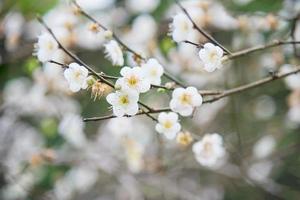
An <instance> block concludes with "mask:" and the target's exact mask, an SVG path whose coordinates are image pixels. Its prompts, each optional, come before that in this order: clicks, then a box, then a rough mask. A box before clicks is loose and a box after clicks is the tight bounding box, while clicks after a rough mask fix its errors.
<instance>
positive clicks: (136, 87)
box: [116, 67, 150, 93]
mask: <svg viewBox="0 0 300 200" xmlns="http://www.w3.org/2000/svg"><path fill="white" fill-rule="evenodd" d="M120 73H121V75H122V78H119V79H118V80H117V82H116V88H120V89H122V90H133V91H134V92H137V93H144V92H147V91H148V90H150V82H149V81H148V80H147V79H146V77H145V74H144V72H143V70H142V68H140V67H134V68H130V67H123V68H122V69H121V72H120Z"/></svg>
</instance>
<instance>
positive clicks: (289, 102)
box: [0, 0, 300, 200]
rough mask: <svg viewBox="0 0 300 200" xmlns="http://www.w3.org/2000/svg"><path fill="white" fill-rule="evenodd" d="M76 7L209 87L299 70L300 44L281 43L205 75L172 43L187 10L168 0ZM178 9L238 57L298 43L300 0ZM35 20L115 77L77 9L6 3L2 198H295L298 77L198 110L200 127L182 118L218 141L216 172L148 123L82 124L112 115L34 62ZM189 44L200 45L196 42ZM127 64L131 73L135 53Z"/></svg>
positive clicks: (159, 101)
mask: <svg viewBox="0 0 300 200" xmlns="http://www.w3.org/2000/svg"><path fill="white" fill-rule="evenodd" d="M77 3H78V4H79V5H80V6H81V7H82V8H83V9H84V10H85V11H87V12H88V13H89V14H90V15H92V16H93V17H95V19H97V20H99V21H100V22H101V23H103V24H105V25H106V26H108V27H110V29H111V30H113V31H114V32H115V33H116V34H117V35H118V36H119V37H120V38H121V39H122V40H123V41H124V42H125V43H126V44H128V46H130V47H132V48H133V49H134V50H136V51H137V52H139V53H142V54H143V55H145V56H147V57H155V58H157V59H158V60H159V61H160V62H161V63H162V64H163V66H164V67H165V68H166V69H167V70H168V71H170V73H172V74H173V75H174V76H176V77H177V78H178V79H180V80H182V81H183V82H185V83H187V84H188V85H194V86H197V87H198V88H200V89H203V90H207V89H209V90H210V89H220V90H222V89H229V88H233V87H236V86H239V85H243V84H247V83H250V82H253V81H255V80H259V79H261V78H263V77H266V76H268V75H269V74H270V73H272V72H276V71H279V70H281V69H287V68H292V66H294V65H297V64H298V65H299V55H300V54H298V49H297V47H293V46H281V47H276V48H272V49H268V50H266V51H260V52H257V53H254V54H251V55H248V56H245V57H242V58H239V59H236V60H233V61H231V62H230V63H228V64H227V65H226V66H225V67H224V68H222V69H221V70H218V71H217V72H214V73H207V72H205V71H204V70H203V69H202V67H201V63H200V61H199V58H198V53H197V49H196V48H195V47H194V46H192V45H189V44H185V43H179V44H177V43H175V42H174V41H172V38H171V37H170V34H169V32H170V29H169V24H170V23H171V22H172V17H173V16H174V15H175V14H176V13H178V12H181V11H180V10H179V9H178V7H177V6H176V4H175V3H174V1H173V0H78V1H77ZM182 4H183V5H184V6H185V8H186V9H187V10H188V11H189V12H190V13H191V14H192V17H193V19H194V21H195V22H196V23H197V24H198V25H199V26H201V27H202V28H204V29H205V30H207V31H208V32H209V33H210V34H212V35H213V36H214V37H215V38H216V39H217V40H218V41H220V42H221V43H222V44H223V45H224V46H226V47H227V48H228V49H230V50H232V51H233V52H234V51H237V50H240V49H244V48H249V47H253V46H256V45H259V44H265V43H267V42H270V41H273V40H274V39H282V40H284V39H294V40H300V21H299V22H298V21H297V20H296V18H295V17H296V16H298V15H299V13H300V1H298V0H187V1H182ZM37 15H39V16H43V19H44V20H45V22H46V23H47V24H48V25H49V26H50V27H51V29H53V30H54V33H55V34H56V35H57V36H58V38H59V40H60V41H61V42H62V43H63V44H64V45H65V46H67V47H68V48H69V49H71V50H72V52H75V53H76V54H77V55H78V56H79V57H80V58H82V59H83V60H84V61H86V62H87V63H88V64H90V65H91V66H93V67H94V69H96V70H97V71H104V72H106V73H107V74H111V75H117V74H118V73H119V70H120V68H118V67H113V66H112V65H111V64H110V61H109V60H108V59H106V57H105V54H104V51H103V44H104V42H105V39H104V35H103V34H102V35H101V34H95V33H94V32H92V31H91V30H90V28H89V27H90V25H91V22H90V21H88V20H87V19H86V18H84V17H82V16H80V15H78V14H76V12H75V8H74V6H73V5H72V2H71V1H68V0H43V1H41V0H18V1H14V0H0V46H1V47H0V191H1V193H0V199H3V200H8V199H17V200H18V199H20V200H23V199H24V200H35V199H37V200H42V199H49V200H52V199H58V200H71V199H72V200H73V199H74V200H76V199H78V200H79V199H86V200H110V199H120V200H143V199H145V200H146V199H184V200H186V199H187V200H192V199H195V200H196V199H200V200H221V199H251V200H252V199H257V200H259V199H291V200H297V199H300V170H299V169H300V126H299V124H300V75H294V76H292V77H290V78H287V79H286V80H279V81H276V82H272V83H270V84H267V85H264V86H262V87H259V88H257V89H253V90H251V91H248V92H245V93H242V94H238V95H236V96H232V97H230V98H226V99H223V100H220V101H217V102H215V103H213V104H206V105H203V106H202V107H200V108H199V109H197V111H196V113H195V117H194V118H193V119H184V120H182V125H183V127H184V128H185V129H187V130H188V131H190V132H191V133H193V135H197V137H198V138H201V137H202V136H203V135H204V134H206V133H219V134H220V135H222V136H223V139H224V146H225V148H226V151H227V158H226V162H225V163H224V164H223V166H222V167H221V168H218V169H210V168H206V167H204V166H201V165H200V164H199V163H198V162H197V161H196V159H195V157H194V154H193V152H192V150H191V145H187V146H183V145H180V144H177V143H176V141H167V140H165V139H164V138H158V133H156V132H155V128H154V127H155V123H154V122H153V121H151V119H148V118H146V117H143V116H139V117H134V118H127V119H125V118H121V119H111V120H107V121H99V122H88V123H84V122H83V120H82V118H84V117H95V116H103V115H106V114H109V113H110V111H109V109H108V107H109V105H108V104H107V102H106V101H105V98H99V99H96V100H94V98H92V97H91V92H90V91H82V92H80V93H76V94H73V93H71V92H70V91H69V89H68V86H67V84H66V81H65V79H64V77H63V70H62V69H61V68H60V67H59V66H56V65H54V64H50V63H46V64H42V63H39V62H38V60H37V59H36V57H34V56H33V52H34V43H35V42H36V41H37V36H38V35H39V34H40V33H41V32H42V30H43V27H42V26H41V25H40V24H39V23H38V21H37V20H36V16H37ZM191 40H193V41H194V42H200V41H202V42H203V41H205V39H204V38H203V37H202V36H201V35H195V36H194V37H193V38H192V39H191ZM299 53H300V50H299ZM125 58H126V59H125V60H126V63H127V64H128V65H130V66H131V65H132V63H133V59H132V55H131V54H130V53H127V54H126V55H125ZM59 59H60V60H61V61H62V62H65V63H69V62H70V61H71V60H70V59H69V58H67V57H66V58H59ZM164 82H166V80H164ZM169 96H170V94H168V93H162V92H161V91H156V90H154V91H152V92H151V93H149V94H148V93H147V94H146V95H144V96H142V99H143V100H144V101H145V102H146V103H147V104H149V105H151V106H152V107H154V108H160V107H164V106H163V105H167V104H168V99H169V98H168V97H169ZM194 139H195V140H197V138H194Z"/></svg>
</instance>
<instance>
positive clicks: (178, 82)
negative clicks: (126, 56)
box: [74, 1, 186, 87]
mask: <svg viewBox="0 0 300 200" xmlns="http://www.w3.org/2000/svg"><path fill="white" fill-rule="evenodd" d="M74 4H75V6H76V7H77V8H78V10H79V11H80V13H81V14H82V15H83V16H84V17H86V18H87V19H89V20H91V21H92V22H93V23H95V24H97V25H98V26H99V27H101V28H102V29H103V30H105V31H107V30H109V29H108V28H107V27H105V26H104V25H103V24H101V23H100V22H99V21H97V20H96V19H94V18H93V17H92V16H91V15H89V14H88V13H87V12H85V11H84V10H83V9H82V8H81V7H80V6H79V5H78V3H77V2H76V1H74ZM112 37H113V38H114V39H115V40H116V41H117V42H118V43H119V44H120V45H121V46H122V47H123V48H124V49H125V50H126V51H128V52H130V53H132V54H133V55H134V56H135V57H137V58H139V59H141V60H143V61H146V60H147V59H146V58H145V57H143V56H142V55H141V54H139V53H137V52H136V51H134V50H133V49H131V48H130V47H129V46H128V45H126V44H125V43H124V42H123V41H122V40H121V39H120V38H119V37H118V36H117V35H116V34H115V33H114V32H112ZM164 76H165V77H167V78H168V79H170V80H171V81H173V82H175V83H176V84H177V85H179V86H181V87H186V86H185V84H184V83H182V82H181V81H179V80H178V79H177V78H175V77H174V76H173V75H171V74H170V73H168V72H167V71H165V72H164Z"/></svg>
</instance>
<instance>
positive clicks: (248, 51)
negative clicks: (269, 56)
mask: <svg viewBox="0 0 300 200" xmlns="http://www.w3.org/2000/svg"><path fill="white" fill-rule="evenodd" d="M290 44H300V41H294V40H293V41H281V40H274V41H273V42H271V43H269V44H264V45H258V46H255V47H251V48H248V49H244V50H240V51H237V52H235V53H232V54H231V55H228V56H225V57H224V60H225V61H226V60H232V59H236V58H238V57H242V56H246V55H248V54H251V53H254V52H257V51H262V50H265V49H269V48H273V47H277V46H282V45H290Z"/></svg>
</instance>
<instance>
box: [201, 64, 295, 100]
mask: <svg viewBox="0 0 300 200" xmlns="http://www.w3.org/2000/svg"><path fill="white" fill-rule="evenodd" d="M299 72H300V68H299V67H297V69H295V70H293V71H291V72H287V73H281V74H280V73H279V74H273V75H272V76H270V77H266V78H264V79H261V80H258V81H255V82H253V83H249V84H247V85H243V86H240V87H236V88H233V89H229V90H226V91H224V92H223V93H222V94H220V95H217V96H215V97H213V98H211V99H208V100H205V101H204V102H203V103H213V102H215V101H218V100H219V99H222V98H224V97H227V96H231V95H234V94H237V93H241V92H244V91H247V90H250V89H253V88H257V87H259V86H262V85H265V84H267V83H270V82H272V81H275V80H278V79H282V78H285V77H287V76H290V75H293V74H297V73H299Z"/></svg>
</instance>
